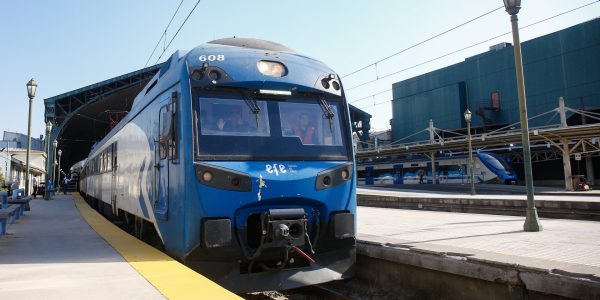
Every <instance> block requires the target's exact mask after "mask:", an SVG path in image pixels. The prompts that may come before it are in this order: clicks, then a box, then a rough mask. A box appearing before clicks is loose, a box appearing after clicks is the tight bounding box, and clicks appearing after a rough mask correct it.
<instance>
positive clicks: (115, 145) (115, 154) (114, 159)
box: [112, 142, 117, 170]
mask: <svg viewBox="0 0 600 300" xmlns="http://www.w3.org/2000/svg"><path fill="white" fill-rule="evenodd" d="M112 159H113V162H112V167H113V170H115V169H116V168H117V143H116V142H115V143H114V144H113V145H112Z"/></svg>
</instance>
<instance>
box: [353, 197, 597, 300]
mask: <svg viewBox="0 0 600 300" xmlns="http://www.w3.org/2000/svg"><path fill="white" fill-rule="evenodd" d="M524 220H525V218H524V217H514V216H498V215H488V214H468V213H451V212H434V211H417V210H403V209H386V208H377V207H362V206H360V207H358V233H359V235H358V239H359V240H360V241H364V242H367V243H369V244H373V245H381V246H380V247H392V248H395V249H404V250H409V251H401V252H411V253H417V255H419V253H421V254H438V255H440V256H443V257H451V258H453V259H451V260H453V261H457V262H460V261H464V262H465V263H466V262H468V261H477V262H484V263H485V265H496V266H501V267H506V270H523V269H527V270H536V272H538V273H540V274H542V276H543V275H544V274H553V275H556V276H555V277H556V278H554V279H557V280H558V281H557V282H561V284H564V286H556V287H548V286H544V284H541V282H542V281H539V282H538V283H540V284H539V287H538V288H539V289H542V290H543V291H545V290H544V289H551V288H557V291H555V292H556V293H557V294H560V293H561V292H562V291H566V290H568V289H569V288H572V290H571V291H569V293H571V294H566V295H570V296H573V295H578V294H576V293H577V290H578V289H579V290H581V287H582V286H578V285H577V284H580V283H581V284H583V286H585V287H586V289H588V288H589V289H595V290H594V291H593V292H594V293H595V294H594V295H600V293H599V292H598V291H599V290H600V222H594V221H578V220H564V219H543V218H542V219H541V223H542V226H543V231H541V232H524V231H523V223H524ZM395 253H396V254H394V255H397V254H398V253H399V252H395ZM423 257H424V256H423ZM423 259H424V258H421V259H420V260H423ZM422 263H423V264H427V262H422ZM444 264H446V263H444ZM480 267H481V264H479V265H475V266H473V267H469V266H467V264H459V267H458V269H460V268H463V269H462V270H458V269H456V270H455V271H456V274H461V275H462V273H461V272H465V274H466V273H470V274H475V273H476V272H479V271H477V270H474V269H475V268H480ZM441 268H447V266H441ZM468 268H472V270H466V269H468ZM443 271H447V269H445V270H443ZM502 272H505V271H502ZM506 273H508V271H506ZM480 275H482V276H483V277H485V276H489V275H488V274H480ZM475 276H479V275H475ZM518 277H519V276H518V275H517V278H518ZM521 277H522V276H521ZM563 279H565V280H567V279H573V280H574V281H573V280H572V281H571V282H570V283H568V282H567V283H565V280H563ZM488 280H494V278H491V279H490V278H488Z"/></svg>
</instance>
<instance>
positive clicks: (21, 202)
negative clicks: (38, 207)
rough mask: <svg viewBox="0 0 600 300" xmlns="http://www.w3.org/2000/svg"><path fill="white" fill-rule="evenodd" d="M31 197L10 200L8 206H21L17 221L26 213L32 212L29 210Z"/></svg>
mask: <svg viewBox="0 0 600 300" xmlns="http://www.w3.org/2000/svg"><path fill="white" fill-rule="evenodd" d="M31 199H33V198H31V196H27V197H23V198H19V199H10V198H9V199H8V204H13V205H17V206H19V210H18V211H17V220H18V219H19V218H20V217H21V216H22V215H23V214H24V213H25V211H29V210H31V209H30V208H29V201H31Z"/></svg>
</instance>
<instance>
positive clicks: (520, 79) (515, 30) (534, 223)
mask: <svg viewBox="0 0 600 300" xmlns="http://www.w3.org/2000/svg"><path fill="white" fill-rule="evenodd" d="M504 8H506V12H507V13H508V14H509V15H510V22H511V25H512V36H513V44H514V47H513V50H514V54H515V73H516V77H517V94H518V97H519V117H520V120H521V133H522V134H521V137H522V141H523V160H524V165H525V166H524V172H525V186H526V188H527V210H526V213H525V224H524V225H523V229H524V230H525V231H532V232H537V231H542V230H543V228H542V224H541V223H540V220H539V218H538V215H537V209H536V208H535V199H534V197H533V173H532V171H531V149H530V146H529V124H528V120H527V99H526V97H525V78H524V75H523V58H522V56H521V41H520V39H519V18H518V17H517V14H518V13H519V10H520V9H521V0H504Z"/></svg>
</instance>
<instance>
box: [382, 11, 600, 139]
mask: <svg viewBox="0 0 600 300" xmlns="http://www.w3.org/2000/svg"><path fill="white" fill-rule="evenodd" d="M522 50H523V64H524V71H525V91H526V93H527V107H528V114H529V117H533V116H535V115H537V114H540V113H543V112H546V111H549V110H551V109H553V108H556V107H557V106H558V98H559V97H560V96H563V97H565V100H566V101H567V106H569V107H572V108H579V107H580V103H581V101H583V103H585V106H586V109H590V108H596V109H598V108H600V19H594V20H591V21H588V22H585V23H582V24H579V25H576V26H573V27H570V28H567V29H564V30H561V31H559V32H555V33H552V34H549V35H545V36H542V37H539V38H536V39H533V40H530V41H527V42H524V43H522ZM392 88H393V96H394V101H393V102H392V109H393V121H392V135H393V139H394V140H398V139H401V138H403V137H406V136H408V135H411V134H413V133H415V132H417V131H419V130H421V129H423V128H426V127H427V126H428V122H429V119H433V121H434V124H435V126H436V127H438V128H444V129H458V128H464V127H465V126H466V124H465V122H464V119H463V112H464V111H465V109H466V108H467V107H469V108H470V110H471V111H472V112H473V126H475V127H484V126H501V125H505V124H511V123H516V122H518V121H519V113H518V100H517V90H516V81H515V70H514V54H513V48H512V47H511V46H508V47H506V48H502V49H499V50H490V51H489V52H485V53H482V54H479V55H476V56H473V57H469V58H467V59H465V61H464V62H461V63H458V64H455V65H452V66H448V67H446V68H443V69H439V70H436V71H433V72H430V73H427V74H424V75H421V76H418V77H414V78H411V79H407V80H404V81H401V82H398V83H395V84H394V85H393V86H392ZM494 91H497V92H498V93H499V95H500V110H498V111H494V110H491V109H490V108H491V106H492V103H491V102H492V101H491V97H492V96H491V94H492V92H494ZM486 108H487V109H486ZM477 112H479V114H478V113H477ZM547 121H548V118H543V119H540V120H532V121H530V126H539V125H544V124H546V123H547ZM558 122H559V120H558V118H555V119H554V120H553V121H552V123H558ZM427 138H428V135H426V134H422V135H418V136H415V137H412V138H410V139H408V140H407V141H411V140H412V141H415V140H425V139H427Z"/></svg>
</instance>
